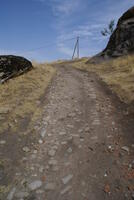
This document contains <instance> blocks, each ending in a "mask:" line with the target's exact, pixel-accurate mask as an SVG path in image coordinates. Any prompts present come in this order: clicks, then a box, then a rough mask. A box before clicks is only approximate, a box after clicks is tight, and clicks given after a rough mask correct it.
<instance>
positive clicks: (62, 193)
mask: <svg viewBox="0 0 134 200" xmlns="http://www.w3.org/2000/svg"><path fill="white" fill-rule="evenodd" d="M71 188H72V187H71V186H70V185H69V186H67V187H66V188H65V189H63V190H62V191H61V192H60V194H61V195H64V194H65V193H67V192H69V190H71Z"/></svg>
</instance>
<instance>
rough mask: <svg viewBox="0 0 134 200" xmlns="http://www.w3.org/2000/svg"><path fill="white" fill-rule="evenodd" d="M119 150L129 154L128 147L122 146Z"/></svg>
mask: <svg viewBox="0 0 134 200" xmlns="http://www.w3.org/2000/svg"><path fill="white" fill-rule="evenodd" d="M121 149H122V150H124V151H127V152H128V153H129V147H127V146H123V147H121Z"/></svg>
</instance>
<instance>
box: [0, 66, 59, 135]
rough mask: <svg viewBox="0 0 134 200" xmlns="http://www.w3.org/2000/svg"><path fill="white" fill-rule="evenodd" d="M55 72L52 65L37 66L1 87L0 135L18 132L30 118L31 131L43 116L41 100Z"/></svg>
mask: <svg viewBox="0 0 134 200" xmlns="http://www.w3.org/2000/svg"><path fill="white" fill-rule="evenodd" d="M55 71H56V70H55V69H54V68H53V67H52V66H50V65H38V64H35V65H34V69H33V70H31V71H29V72H28V73H26V74H23V75H21V76H19V77H17V78H14V79H11V80H9V81H8V82H7V83H5V84H3V85H0V133H1V132H4V130H5V131H6V130H8V128H10V130H11V131H13V132H16V131H17V130H19V126H20V124H21V122H22V121H27V120H29V119H28V117H29V118H30V122H29V127H28V130H29V131H30V128H31V127H32V124H33V123H34V122H35V121H36V120H37V119H38V118H39V117H40V116H41V108H40V107H39V103H40V101H39V100H40V98H41V96H42V95H43V94H44V92H45V89H46V88H47V86H48V84H49V82H50V81H51V79H52V77H53V75H54V74H55Z"/></svg>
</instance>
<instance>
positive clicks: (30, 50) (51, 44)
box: [23, 37, 76, 53]
mask: <svg viewBox="0 0 134 200" xmlns="http://www.w3.org/2000/svg"><path fill="white" fill-rule="evenodd" d="M74 39H76V37H73V38H69V39H66V40H61V41H60V43H64V42H67V41H71V40H74ZM56 44H57V42H53V43H48V44H46V45H43V46H40V47H36V48H33V49H29V50H27V51H24V52H23V53H28V52H32V51H36V50H39V49H44V48H45V47H50V46H53V45H56Z"/></svg>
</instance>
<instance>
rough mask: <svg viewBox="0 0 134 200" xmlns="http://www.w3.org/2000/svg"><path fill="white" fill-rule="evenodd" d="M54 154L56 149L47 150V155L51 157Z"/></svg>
mask: <svg viewBox="0 0 134 200" xmlns="http://www.w3.org/2000/svg"><path fill="white" fill-rule="evenodd" d="M55 154H56V151H55V150H54V149H51V150H50V151H49V152H48V155H49V156H51V157H53V156H55Z"/></svg>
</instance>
